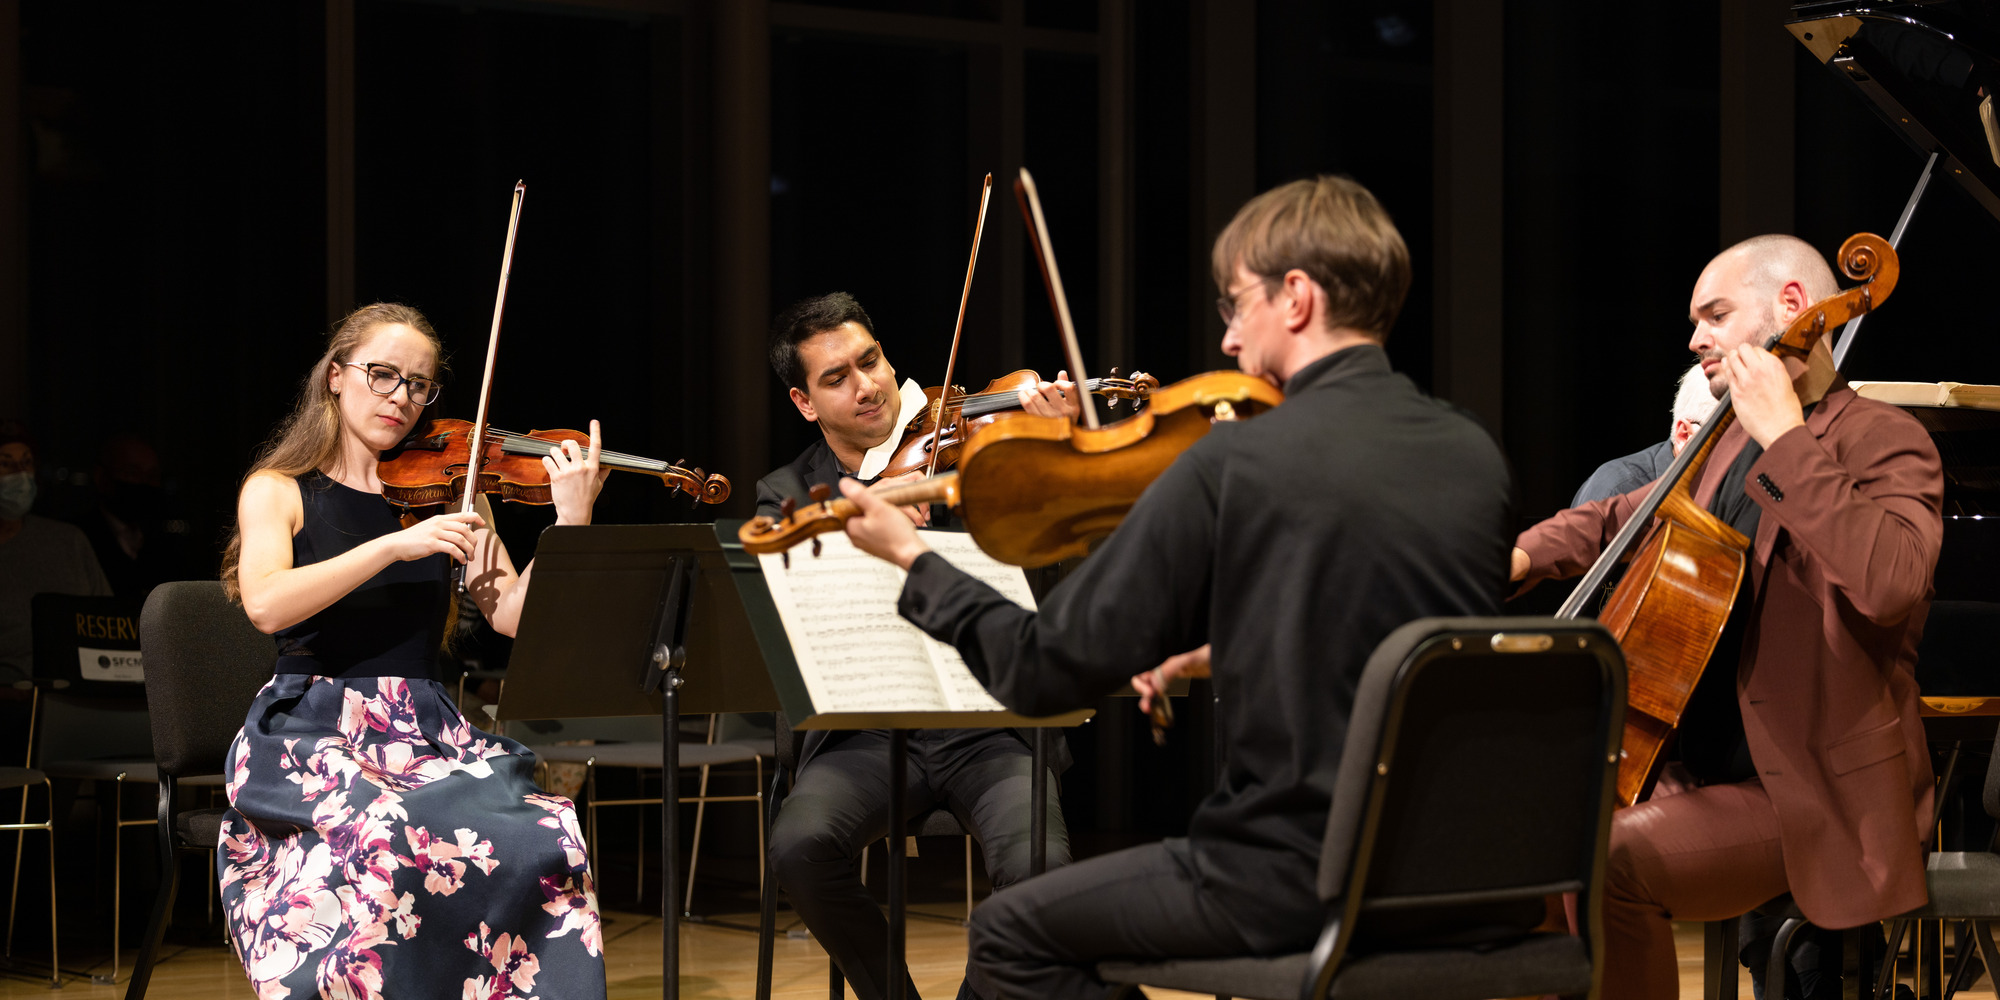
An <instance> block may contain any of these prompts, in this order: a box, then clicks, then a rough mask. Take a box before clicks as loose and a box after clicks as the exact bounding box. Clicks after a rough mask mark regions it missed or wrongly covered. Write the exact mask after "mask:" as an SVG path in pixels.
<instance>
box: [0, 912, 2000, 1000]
mask: <svg viewBox="0 0 2000 1000" xmlns="http://www.w3.org/2000/svg"><path fill="white" fill-rule="evenodd" d="M913 909H916V910H923V911H927V912H932V913H937V914H939V915H944V914H950V915H951V916H952V917H954V918H955V917H956V916H957V915H958V914H959V913H962V912H963V910H962V908H952V907H949V906H920V907H914V908H913ZM725 919H729V920H731V921H732V922H739V921H740V922H741V923H743V924H744V925H746V926H754V925H755V923H756V915H755V914H743V915H740V916H735V917H729V918H725ZM1675 931H1676V934H1675V940H1676V942H1677V943H1678V945H1679V949H1680V958H1681V996H1682V997H1683V998H1684V1000H1699V998H1700V997H1701V979H1700V977H1701V929H1700V927H1699V926H1697V925H1679V926H1676V928H1675ZM604 938H605V969H606V972H607V974H608V977H609V979H610V983H611V989H610V997H611V1000H650V998H656V997H658V996H659V995H660V924H659V918H657V917H650V916H641V915H637V914H631V913H618V912H613V913H609V914H608V915H607V920H606V926H605V930H604ZM909 949H910V950H909V954H910V969H911V977H912V978H913V979H915V981H916V984H917V990H918V992H920V993H922V994H923V995H924V996H926V997H929V998H931V1000H947V998H949V997H952V996H954V995H956V994H957V992H958V986H959V981H960V979H961V978H962V975H963V971H964V966H965V932H964V930H963V929H962V928H961V927H959V926H958V925H957V923H955V922H952V921H947V920H923V919H919V920H912V921H910V922H909ZM43 957H45V956H43ZM131 958H132V956H131V955H130V954H129V953H128V955H127V957H126V963H127V964H126V970H127V974H129V970H130V968H131V966H130V962H131ZM756 976H757V938H756V935H754V934H751V933H748V932H745V931H738V930H731V929H728V928H723V927H717V926H713V925H704V924H690V925H686V926H683V927H682V928H681V996H683V997H686V998H687V1000H747V998H750V997H752V996H754V995H755V992H756V982H757V978H756ZM1739 982H1740V986H1741V988H1740V990H1739V994H1738V995H1739V996H1740V997H1742V998H1743V1000H1749V997H1750V995H1751V994H1750V977H1749V975H1748V974H1747V973H1744V974H1743V975H1741V976H1740V977H1739ZM826 983H827V977H826V953H825V952H824V951H822V950H820V947H819V945H818V944H817V943H815V942H813V941H812V940H810V939H793V938H783V937H781V938H780V939H779V941H778V944H777V963H776V969H775V973H774V976H773V984H772V996H773V997H776V998H782V1000H807V998H815V1000H816V998H820V997H824V996H826ZM147 993H148V995H149V996H150V997H153V998H157V1000H254V995H253V994H252V993H251V991H250V986H249V983H248V982H247V981H246V980H245V979H244V978H243V969H242V966H240V965H238V964H237V963H236V960H235V958H234V957H232V956H231V955H230V953H229V949H228V948H227V947H225V946H222V945H216V946H213V947H209V946H202V947H187V948H174V947H169V948H168V949H167V958H166V960H165V961H164V962H162V963H161V964H160V966H159V967H158V969H157V970H156V971H155V973H154V976H153V984H152V987H151V988H150V989H149V990H148V991H147ZM124 995H125V986H124V984H122V983H121V984H119V985H116V986H98V985H94V984H92V983H90V982H89V981H88V980H79V979H66V980H65V982H64V984H63V989H62V991H61V992H59V993H52V992H51V991H50V990H49V988H48V984H47V982H46V981H45V980H39V979H27V978H23V977H22V976H21V975H19V974H18V973H17V974H0V1000H15V998H28V997H37V998H39V997H50V996H59V997H62V998H63V1000H117V998H120V997H123V996H124ZM1148 995H1149V996H1153V997H1162V998H1187V997H1194V996H1195V994H1191V993H1177V992H1173V991H1165V990H1161V991H1149V993H1148ZM389 996H390V997H392V998H394V997H395V993H394V991H393V990H391V991H390V993H389ZM1959 996H1961V997H1965V998H1967V1000H1993V998H1994V993H1993V987H1992V984H1991V983H1990V982H1988V981H1986V980H1983V979H1982V980H1981V981H1980V983H1979V984H1978V985H1977V986H1976V987H1974V988H1973V989H1972V990H1970V991H1967V992H1963V993H1960V994H1959ZM552 1000H553V998H552ZM564 1000H568V998H564Z"/></svg>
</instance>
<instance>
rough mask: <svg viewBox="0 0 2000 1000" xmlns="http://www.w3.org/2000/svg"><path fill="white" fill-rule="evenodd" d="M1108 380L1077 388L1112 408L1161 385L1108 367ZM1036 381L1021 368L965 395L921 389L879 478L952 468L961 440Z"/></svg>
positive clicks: (1015, 406)
mask: <svg viewBox="0 0 2000 1000" xmlns="http://www.w3.org/2000/svg"><path fill="white" fill-rule="evenodd" d="M1111 376H1112V377H1110V378H1093V379H1088V380H1085V381H1084V383H1083V385H1082V387H1083V388H1084V389H1085V390H1086V391H1089V392H1094V393H1096V394H1098V395H1100V396H1105V397H1108V398H1109V399H1110V400H1111V404H1110V405H1112V406H1114V407H1115V406H1117V405H1118V402H1119V401H1120V400H1133V401H1135V402H1136V401H1137V400H1142V399H1145V398H1147V397H1148V396H1150V395H1152V393H1153V391H1154V390H1156V389H1158V388H1159V387H1160V380H1159V379H1156V378H1154V377H1153V376H1151V375H1148V374H1146V373H1144V372H1134V373H1133V374H1132V376H1131V377H1130V378H1121V377H1119V376H1118V369H1116V368H1113V369H1111ZM1041 380H1042V377H1041V376H1040V375H1037V374H1036V373H1035V372H1034V371H1032V370H1030V369H1027V368H1023V369H1021V370H1019V371H1014V372H1009V373H1008V374H1005V375H1002V376H1000V377H999V378H996V379H994V380H993V381H991V382H988V383H986V386H985V388H983V389H980V390H979V391H978V392H974V393H968V392H966V391H965V388H964V387H963V386H952V387H951V390H950V391H949V392H947V391H946V390H945V388H944V387H943V386H931V387H930V388H927V389H925V390H924V395H925V396H927V397H929V400H930V403H929V405H927V406H925V407H924V411H923V412H922V413H920V414H918V415H917V416H915V417H913V418H911V420H910V422H909V424H908V425H906V426H905V427H904V428H903V436H902V438H901V439H900V440H899V441H898V442H897V444H896V453H895V455H894V456H893V457H891V458H890V459H889V465H888V467H887V468H885V469H884V470H883V471H882V475H883V476H885V477H894V476H901V475H904V474H906V473H911V472H917V471H920V470H922V471H926V472H929V471H933V470H935V469H949V468H951V467H952V466H954V465H957V464H958V461H959V457H960V453H961V451H962V450H963V448H964V446H965V442H967V441H969V440H971V439H972V436H973V435H975V434H977V433H979V432H980V431H981V430H983V429H984V428H986V427H989V426H991V425H992V424H993V422H994V421H995V420H997V419H998V418H999V417H1000V416H1001V415H1003V414H1006V413H1009V412H1014V411H1018V410H1020V408H1021V397H1020V391H1021V390H1022V389H1033V388H1034V387H1035V386H1036V384H1038V383H1039V382H1041ZM940 404H942V405H940ZM940 414H942V417H943V420H942V422H940V420H939V416H940ZM940 423H942V426H940ZM933 456H935V461H933Z"/></svg>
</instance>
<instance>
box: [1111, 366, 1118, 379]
mask: <svg viewBox="0 0 2000 1000" xmlns="http://www.w3.org/2000/svg"><path fill="white" fill-rule="evenodd" d="M1111 377H1112V378H1117V377H1118V369H1116V368H1113V369H1111Z"/></svg>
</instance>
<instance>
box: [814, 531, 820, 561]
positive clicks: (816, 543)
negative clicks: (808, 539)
mask: <svg viewBox="0 0 2000 1000" xmlns="http://www.w3.org/2000/svg"><path fill="white" fill-rule="evenodd" d="M813 558H814V559H818V558H819V536H818V535H814V536H813Z"/></svg>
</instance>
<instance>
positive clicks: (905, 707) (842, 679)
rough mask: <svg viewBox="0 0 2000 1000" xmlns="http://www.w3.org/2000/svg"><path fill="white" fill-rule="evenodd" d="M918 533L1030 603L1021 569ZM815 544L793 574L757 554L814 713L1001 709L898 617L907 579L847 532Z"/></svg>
mask: <svg viewBox="0 0 2000 1000" xmlns="http://www.w3.org/2000/svg"><path fill="white" fill-rule="evenodd" d="M924 537H925V540H926V541H927V542H929V543H930V545H931V547H932V548H933V549H936V550H937V551H938V553H939V554H940V555H943V556H944V557H945V558H946V559H949V560H951V562H952V563H953V564H954V565H957V566H959V567H960V568H962V569H964V570H966V571H967V572H968V573H971V574H972V575H974V576H976V577H978V578H979V579H981V580H985V581H986V582H987V583H989V584H991V585H993V586H994V588H995V589H997V590H999V591H1000V593H1002V594H1003V595H1005V596H1007V597H1008V598H1009V599H1011V600H1014V601H1016V602H1017V603H1020V604H1022V605H1023V606H1025V607H1029V608H1032V607H1034V606H1035V605H1034V597H1033V595H1032V594H1030V593H1029V591H1028V580H1027V577H1026V576H1024V575H1023V574H1022V573H1021V570H1020V568H1019V567H1015V566H1007V565H1004V564H1002V563H999V562H997V561H995V560H994V559H993V558H992V557H991V556H988V555H987V554H986V553H984V552H981V551H980V550H979V547H978V545H976V544H975V543H974V542H973V541H972V538H971V536H969V535H965V534H963V533H960V532H950V531H926V532H924ZM820 543H821V550H820V554H819V556H818V557H817V558H815V557H814V556H813V555H812V554H811V552H810V551H808V550H806V549H804V548H799V549H795V550H793V552H792V560H791V567H790V568H786V566H785V565H784V558H783V557H782V556H779V555H766V556H759V557H758V561H759V563H760V564H761V566H762V568H763V571H764V582H765V583H766V584H767V585H769V587H770V590H771V601H772V603H773V604H775V605H776V606H777V609H778V617H779V619H780V620H782V621H783V622H784V625H785V633H786V636H787V637H788V638H789V639H790V640H791V644H792V653H793V656H794V657H795V658H796V659H797V660H798V663H799V674H800V676H801V679H803V680H804V681H805V685H806V692H807V694H808V695H810V696H811V697H812V702H813V707H814V709H815V710H817V711H818V712H822V713H824V712H938V711H951V712H960V711H967V712H976V711H994V712H998V711H1003V708H1002V706H1001V705H1000V703H999V702H997V701H995V700H994V699H993V696H992V695H990V694H987V693H986V689H985V688H984V687H981V686H980V684H979V681H977V680H976V679H974V678H973V676H972V672H971V671H969V670H967V669H966V667H965V661H964V660H963V659H961V658H960V657H959V655H958V651H957V650H955V649H953V648H951V646H950V645H949V644H947V643H942V642H939V641H937V640H936V639H933V638H931V637H930V636H928V635H925V634H924V633H923V631H922V630H921V629H919V628H917V627H916V626H915V625H912V624H910V623H909V622H908V621H906V620H904V618H903V616H902V615H900V614H898V613H897V612H896V599H897V597H898V596H900V595H901V593H902V590H903V581H904V579H906V578H907V576H908V574H906V573H904V572H903V571H902V570H900V569H897V568H896V567H895V566H893V565H890V564H889V563H886V562H883V561H882V560H880V559H877V558H875V557H874V556H871V555H868V554H867V553H864V552H862V551H860V550H859V549H856V548H855V547H854V544H853V543H852V542H850V541H848V540H847V536H846V535H843V534H839V533H837V532H836V533H830V534H826V535H821V536H820Z"/></svg>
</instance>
